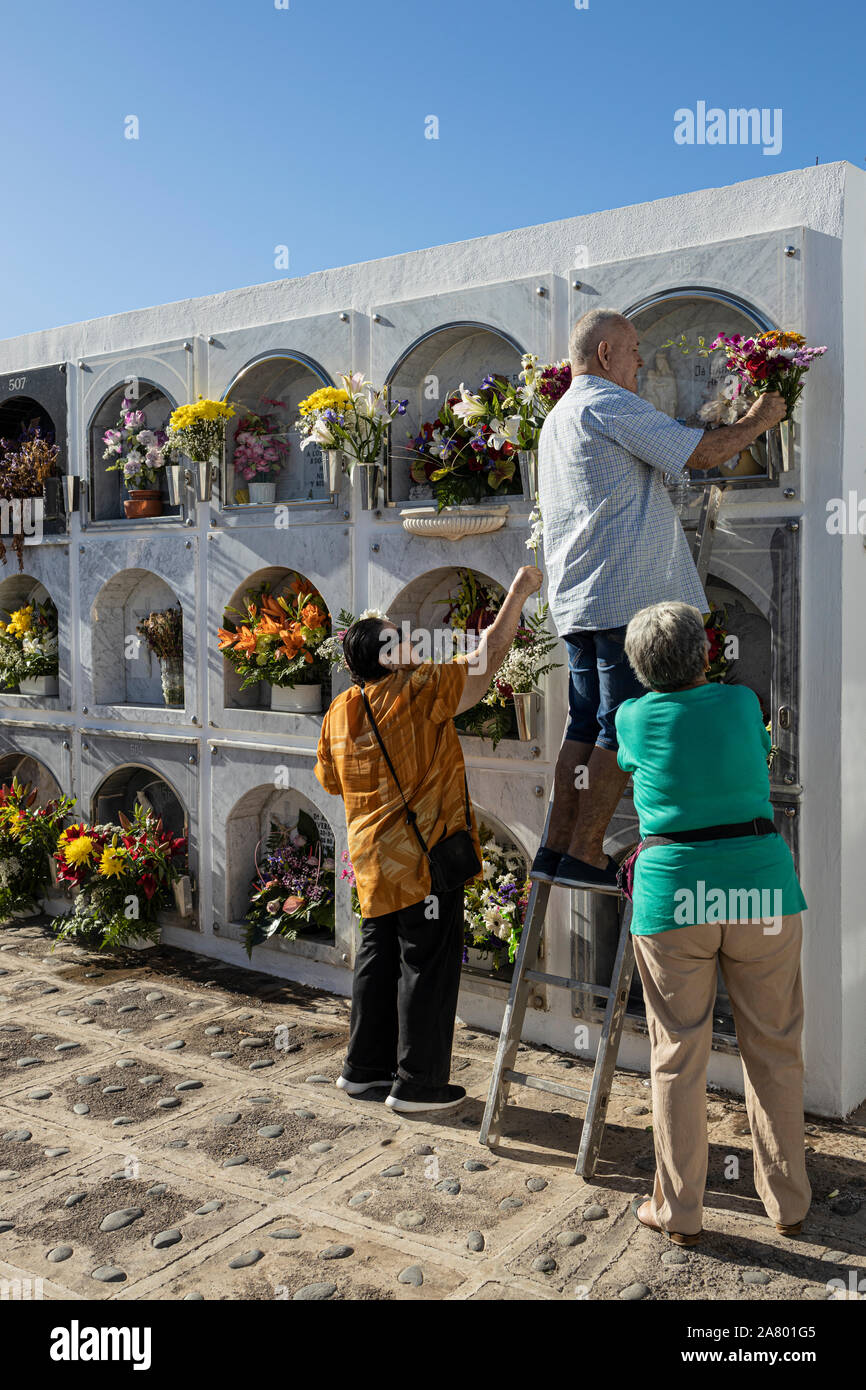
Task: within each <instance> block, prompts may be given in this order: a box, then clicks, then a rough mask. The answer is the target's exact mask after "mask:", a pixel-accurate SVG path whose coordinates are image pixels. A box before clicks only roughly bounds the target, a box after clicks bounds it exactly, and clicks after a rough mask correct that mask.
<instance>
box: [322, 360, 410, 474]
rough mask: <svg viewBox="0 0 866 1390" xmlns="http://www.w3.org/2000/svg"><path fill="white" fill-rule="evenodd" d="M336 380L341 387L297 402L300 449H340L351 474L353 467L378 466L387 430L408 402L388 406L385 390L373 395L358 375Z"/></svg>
mask: <svg viewBox="0 0 866 1390" xmlns="http://www.w3.org/2000/svg"><path fill="white" fill-rule="evenodd" d="M340 380H341V381H342V382H343V385H342V387H336V386H323V387H321V388H320V389H319V390H318V391H314V392H313V394H312V395H311V396H307V398H306V399H305V400H303V401H301V403H300V405H299V406H298V412H299V415H298V419H297V420H296V421H295V429H296V430H297V431H298V433H299V434H300V435H301V438H302V441H303V442H302V444H301V448H302V449H306V448H307V447H308V446H309V445H310V444H318V445H319V446H320V448H322V449H342V450H343V452H344V454H345V455H346V461H347V465H348V468H349V472H350V473H351V471H352V469H353V468H354V466H355V464H356V463H378V461H379V457H380V455H381V453H382V448H383V445H384V443H385V440H386V438H387V434H388V430H389V429H390V427H391V424H392V422H393V421H394V420H395V419H396V418H397V416H398V415H405V414H406V407H407V405H408V401H398V402H396V403H395V404H393V405H391V404H390V403H389V401H388V393H387V388H383V389H382V390H381V391H377V390H376V389H375V387H374V386H372V385H371V383H370V382H369V381H365V380H364V378H363V376H362V374H361V373H360V372H352V373H351V374H349V375H343V376H341V378H340Z"/></svg>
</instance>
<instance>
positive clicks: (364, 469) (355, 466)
mask: <svg viewBox="0 0 866 1390" xmlns="http://www.w3.org/2000/svg"><path fill="white" fill-rule="evenodd" d="M346 466H347V468H348V470H349V475H350V477H351V478H352V481H353V482H355V483H357V485H358V487H359V488H360V493H361V509H362V511H365V512H369V511H373V510H374V509H375V508H376V507H378V505H379V488H380V487H384V483H385V463H384V451H383V453H381V454H380V455H379V457H378V458H377V459H374V460H373V461H372V462H367V461H366V460H364V459H359V458H356V457H355V456H354V455H353V454H350V453H347V454H346Z"/></svg>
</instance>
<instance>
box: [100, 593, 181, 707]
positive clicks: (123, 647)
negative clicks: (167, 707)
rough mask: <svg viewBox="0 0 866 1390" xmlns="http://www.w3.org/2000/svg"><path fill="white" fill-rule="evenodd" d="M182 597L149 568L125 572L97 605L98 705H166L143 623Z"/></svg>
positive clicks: (177, 602)
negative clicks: (140, 629) (139, 632)
mask: <svg viewBox="0 0 866 1390" xmlns="http://www.w3.org/2000/svg"><path fill="white" fill-rule="evenodd" d="M179 603H180V601H179V599H178V596H177V594H176V593H175V592H174V590H173V589H172V588H170V586H169V585H168V584H167V583H166V582H165V580H164V579H160V577H159V576H158V575H156V574H152V573H151V572H150V571H149V570H143V569H130V570H122V571H121V572H120V574H116V575H114V577H113V578H112V579H110V580H109V581H108V582H107V583H106V584H104V585H103V587H102V589H101V590H100V591H99V593H98V594H97V596H96V600H95V602H94V604H93V623H92V634H93V636H92V657H93V670H92V676H93V699H94V702H95V703H96V704H97V705H111V706H114V705H135V706H153V707H155V708H159V709H161V708H163V706H164V699H163V692H162V678H161V672H160V663H159V659H158V658H157V657H156V656H154V655H153V653H152V652H151V651H150V649H149V648H148V645H147V643H146V642H145V641H144V639H143V638H139V637H138V635H137V631H136V630H137V627H138V624H139V623H140V622H141V621H142V620H143V619H144V618H147V617H148V615H149V614H150V613H153V612H159V611H161V610H164V609H166V608H175V607H177V606H178V605H179Z"/></svg>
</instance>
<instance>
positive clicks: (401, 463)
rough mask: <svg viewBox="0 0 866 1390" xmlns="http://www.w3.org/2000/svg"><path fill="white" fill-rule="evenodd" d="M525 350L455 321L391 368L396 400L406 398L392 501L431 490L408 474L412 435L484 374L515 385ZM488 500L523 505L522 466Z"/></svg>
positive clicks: (396, 441)
mask: <svg viewBox="0 0 866 1390" xmlns="http://www.w3.org/2000/svg"><path fill="white" fill-rule="evenodd" d="M520 358H521V352H520V349H519V348H518V347H517V346H516V344H515V343H514V342H513V341H512V340H511V339H509V338H507V337H505V336H504V335H503V334H502V333H499V332H497V331H496V330H495V329H493V328H486V327H484V326H482V325H479V324H455V325H451V326H449V327H445V328H441V329H438V330H435V331H433V332H431V333H429V334H427V335H426V336H425V337H424V338H422V339H421V341H420V342H419V343H418V344H417V345H416V346H414V347H413V348H411V349H410V350H409V351H408V352H407V353H406V354H405V355H404V356H403V357H402V358H401V360H400V361H399V362H398V363H397V364H396V366H394V367H393V368H392V369H391V372H390V373H389V375H388V387H389V391H390V398H391V400H392V401H402V400H406V401H408V406H407V411H406V414H405V415H403V416H399V417H398V418H397V420H396V421H395V423H394V425H393V427H392V431H391V435H392V437H391V444H390V452H389V472H390V477H389V500H390V501H392V502H395V503H397V502H404V501H406V500H412V501H417V502H418V503H419V504H421V503H423V502H424V501H427V502H428V503H429V502H430V500H431V498H432V493H431V491H430V489H429V487H428V486H426V485H425V484H416V483H415V482H414V481H413V479H412V477H411V476H410V471H409V470H410V467H411V464H412V461H413V453H412V449H411V446H410V444H409V436H410V435H412V436H414V435H417V434H418V433H419V431H420V429H421V425H422V424H424V423H425V422H430V423H433V422H435V419H436V416H437V414H438V413H439V410H440V409H441V408H442V406H443V404H444V403H445V401H446V400H447V399H448V397H449V396H450V395H451V394H452V393H453V392H456V391H458V390H459V389H460V386H461V384H462V385H464V386H465V387H466V389H467V390H468V391H477V390H478V389H479V388H480V386H481V383H482V381H483V380H484V378H485V376H487V375H488V373H489V374H491V375H493V376H504V377H506V378H507V379H508V380H510V381H514V382H515V383H516V382H517V381H518V380H519V377H520ZM484 500H485V501H489V502H492V503H496V502H500V501H501V502H509V503H510V504H511V505H514V503H515V502H517V503H519V504H520V505H521V506H522V505H523V502H524V500H525V499H524V498H523V493H522V489H521V485H520V473H519V469H515V477H514V479H513V480H512V482H511V483H510V484H506V485H505V487H503V488H502V489H500V491H499V492H497V493H490V496H489V498H485V499H484Z"/></svg>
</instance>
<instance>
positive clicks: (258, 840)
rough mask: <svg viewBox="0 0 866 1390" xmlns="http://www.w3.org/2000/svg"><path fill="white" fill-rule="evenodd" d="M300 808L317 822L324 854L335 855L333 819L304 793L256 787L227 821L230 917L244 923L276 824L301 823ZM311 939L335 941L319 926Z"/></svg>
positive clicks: (268, 785) (308, 935)
mask: <svg viewBox="0 0 866 1390" xmlns="http://www.w3.org/2000/svg"><path fill="white" fill-rule="evenodd" d="M299 811H305V812H306V813H307V815H309V816H311V817H312V819H313V820H314V821H315V823H316V827H317V829H318V831H319V836H320V841H321V845H322V855H323V857H331V858H333V857H334V844H335V837H334V831H333V828H332V826H331V823H330V821H329V820H328V819H327V817H326V816H324V815H323V814H322V812H321V811H320V810H319V809H318V808H317V807H316V806H314V805H313V803H312V802H311V801H309V800H308V799H307V798H306V797H305V796H304V795H303V794H302V793H301V792H298V791H295V790H294V789H293V788H285V789H282V790H278V789H276V788H275V787H274V785H273V783H272V782H271V783H265V784H263V785H261V786H258V787H253V788H252V789H251V790H250V791H248V792H246V793H245V794H244V795H243V796H242V797H241V798H240V800H239V801H237V802H236V803H235V805H234V807H233V808H232V810H231V811H230V813H229V816H228V818H227V821H226V875H225V882H226V905H225V911H226V917H227V919H228V921H230V922H234V923H237V924H240V923H242V922H243V920H244V918H245V916H246V914H247V910H248V908H249V905H250V888H251V885H252V883H253V881H254V879H255V876H256V864H257V862H258V863H259V864H261V862H262V858H263V855H264V852H265V846H266V844H267V840H268V836H269V835H270V833H271V829H272V826H273V825H274V823H277V824H279V825H281V826H294V825H296V824H297V820H298V813H299ZM303 935H304V937H305V938H307V939H314V940H315V939H321V940H322V941H333V939H334V925H333V922H332V925H331V929H330V931H327V930H320V929H318V928H316V929H314V930H311V931H309V932H306V931H305V932H304V933H303Z"/></svg>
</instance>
